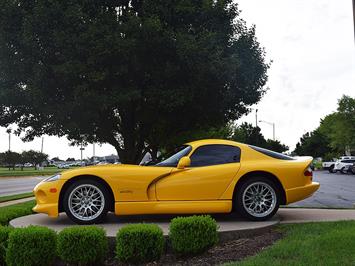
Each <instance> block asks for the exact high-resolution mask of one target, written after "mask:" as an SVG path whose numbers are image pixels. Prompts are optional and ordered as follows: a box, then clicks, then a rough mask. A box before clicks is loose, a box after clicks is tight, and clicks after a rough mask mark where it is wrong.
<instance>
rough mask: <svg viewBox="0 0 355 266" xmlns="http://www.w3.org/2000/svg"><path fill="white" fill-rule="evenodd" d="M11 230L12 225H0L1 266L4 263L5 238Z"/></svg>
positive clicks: (6, 238)
mask: <svg viewBox="0 0 355 266" xmlns="http://www.w3.org/2000/svg"><path fill="white" fill-rule="evenodd" d="M12 230H13V228H12V227H7V226H0V265H1V266H2V265H5V255H6V248H7V240H8V238H9V234H10V232H11V231H12Z"/></svg>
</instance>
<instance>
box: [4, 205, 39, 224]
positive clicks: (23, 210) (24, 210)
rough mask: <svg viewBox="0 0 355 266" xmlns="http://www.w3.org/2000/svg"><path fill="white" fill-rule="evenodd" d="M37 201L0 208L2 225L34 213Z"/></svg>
mask: <svg viewBox="0 0 355 266" xmlns="http://www.w3.org/2000/svg"><path fill="white" fill-rule="evenodd" d="M34 206H35V201H29V202H24V203H20V204H16V205H10V206H6V207H1V208H0V225H8V223H9V221H11V220H12V219H15V218H17V217H21V216H25V215H29V214H32V213H33V212H32V208H33V207H34Z"/></svg>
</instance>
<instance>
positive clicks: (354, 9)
mask: <svg viewBox="0 0 355 266" xmlns="http://www.w3.org/2000/svg"><path fill="white" fill-rule="evenodd" d="M353 22H354V40H355V0H353Z"/></svg>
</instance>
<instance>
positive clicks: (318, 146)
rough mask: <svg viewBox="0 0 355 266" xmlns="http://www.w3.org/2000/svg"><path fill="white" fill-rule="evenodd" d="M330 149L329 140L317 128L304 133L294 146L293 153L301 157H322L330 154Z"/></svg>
mask: <svg viewBox="0 0 355 266" xmlns="http://www.w3.org/2000/svg"><path fill="white" fill-rule="evenodd" d="M331 151H332V148H331V146H330V141H329V138H328V137H327V136H326V135H324V134H323V133H322V132H321V130H320V129H319V128H318V129H316V130H314V131H312V132H307V133H305V134H304V135H303V136H302V137H301V139H300V141H299V142H298V143H297V144H296V148H295V150H294V153H295V154H297V155H299V156H302V155H308V156H313V157H324V156H326V155H327V154H330V153H331Z"/></svg>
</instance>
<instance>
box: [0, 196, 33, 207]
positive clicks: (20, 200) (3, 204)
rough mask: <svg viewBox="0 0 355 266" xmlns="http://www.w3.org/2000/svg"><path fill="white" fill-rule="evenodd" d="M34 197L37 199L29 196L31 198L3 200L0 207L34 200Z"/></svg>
mask: <svg viewBox="0 0 355 266" xmlns="http://www.w3.org/2000/svg"><path fill="white" fill-rule="evenodd" d="M34 199H35V197H29V198H23V199H17V200H10V201H5V202H1V203H0V207H5V206H10V205H14V204H18V203H23V202H26V201H30V200H34Z"/></svg>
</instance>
